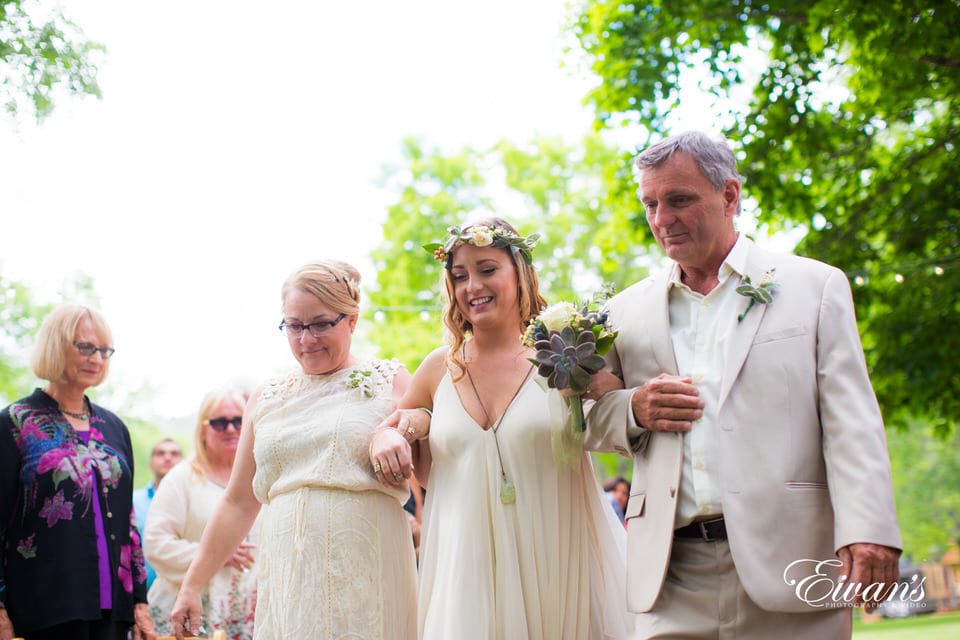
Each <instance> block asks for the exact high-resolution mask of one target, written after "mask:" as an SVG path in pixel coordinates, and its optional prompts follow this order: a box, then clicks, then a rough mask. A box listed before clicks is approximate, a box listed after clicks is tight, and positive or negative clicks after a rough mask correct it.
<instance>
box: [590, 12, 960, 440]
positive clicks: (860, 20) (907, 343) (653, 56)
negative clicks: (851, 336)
mask: <svg viewBox="0 0 960 640" xmlns="http://www.w3.org/2000/svg"><path fill="white" fill-rule="evenodd" d="M572 26H573V29H574V31H575V32H576V35H577V37H578V39H579V41H580V43H581V45H582V47H583V49H584V51H585V52H586V54H587V56H588V58H589V60H590V63H591V65H592V68H593V71H594V72H595V73H596V74H597V75H598V76H599V77H600V79H601V81H602V82H601V83H600V84H599V85H598V86H597V87H596V88H595V89H594V90H593V91H592V92H591V93H590V95H589V96H588V98H587V101H588V103H589V104H591V105H592V106H593V107H594V109H595V112H596V119H597V123H598V126H600V127H609V126H616V125H618V124H624V123H631V124H638V125H642V126H643V127H644V128H645V129H646V130H647V131H648V132H650V137H651V138H654V137H658V136H659V134H660V132H662V131H663V130H664V129H665V122H666V121H665V119H666V116H667V114H669V112H670V111H671V109H673V108H674V107H675V106H676V104H677V101H678V100H679V96H680V83H681V78H682V77H683V76H684V75H685V74H689V73H690V72H691V71H695V72H696V73H699V74H702V75H703V78H704V79H703V80H702V81H701V82H700V89H701V91H702V92H703V94H704V96H711V95H712V96H714V97H716V98H723V99H734V98H735V97H736V96H738V95H740V93H741V92H743V90H748V91H752V96H753V97H752V99H751V100H750V101H749V104H748V105H745V107H744V109H743V110H739V109H736V108H734V109H731V110H730V111H729V112H727V113H725V114H723V119H722V120H721V122H723V123H725V133H726V135H727V136H728V137H729V138H730V139H731V140H733V141H734V143H735V144H736V146H737V152H738V155H739V157H740V158H741V160H742V162H741V168H742V172H743V173H744V175H745V177H746V182H745V190H746V191H745V193H746V194H747V195H748V196H751V197H752V198H753V199H755V201H756V203H757V205H758V207H759V214H758V215H759V218H760V220H761V221H763V222H766V223H768V224H769V225H770V226H771V228H773V229H777V228H785V227H790V226H793V225H801V226H803V227H804V228H806V229H807V230H808V233H807V234H806V236H805V237H804V239H803V240H802V241H801V243H800V245H799V246H798V247H797V250H796V251H797V253H800V254H805V255H809V256H811V257H814V258H817V259H820V260H823V261H825V262H829V263H832V264H834V265H836V266H838V267H840V268H842V269H844V270H845V271H846V272H847V273H848V274H849V275H850V276H851V278H852V279H853V281H854V282H855V283H856V286H855V291H854V294H855V297H856V302H857V306H858V315H859V317H860V321H861V332H862V334H863V336H864V346H865V349H866V354H867V360H868V364H869V367H870V370H871V374H872V376H873V381H874V384H875V387H876V390H877V394H878V396H879V398H880V401H881V404H882V406H883V409H884V413H885V415H886V416H887V418H888V421H893V422H898V423H900V424H904V418H905V416H907V415H909V414H911V413H915V414H922V415H927V416H931V418H932V419H933V422H934V425H935V427H936V429H937V431H938V432H939V433H940V434H941V435H945V434H947V433H948V432H949V431H950V429H951V428H953V427H954V426H955V425H956V424H957V421H958V420H960V375H957V366H956V364H955V363H956V358H955V355H954V354H956V353H957V350H958V348H960V334H958V332H957V331H956V327H957V326H960V296H958V295H957V294H958V291H960V187H958V186H957V181H956V179H955V177H954V174H953V170H952V169H953V166H954V164H955V159H956V157H957V145H958V142H960V38H958V37H957V33H958V32H960V2H957V0H913V1H911V0H891V1H890V2H873V1H871V0H829V1H827V0H804V1H802V2H801V1H799V0H778V1H774V2H765V3H755V2H750V1H749V0H745V1H741V2H730V1H729V0H697V1H693V2H691V1H689V0H657V1H652V2H635V3H629V2H620V1H612V0H597V1H592V2H585V3H583V4H582V5H581V6H580V8H579V10H578V12H577V14H576V16H575V17H574V19H573V25H572ZM696 73H695V74H694V75H696ZM695 126H696V125H695V124H694V125H691V128H693V127H695ZM638 142H644V141H638Z"/></svg>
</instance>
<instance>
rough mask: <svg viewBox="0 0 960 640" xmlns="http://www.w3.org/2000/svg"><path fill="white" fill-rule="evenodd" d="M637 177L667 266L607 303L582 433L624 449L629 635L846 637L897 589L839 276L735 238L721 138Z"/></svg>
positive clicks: (872, 414)
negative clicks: (605, 368)
mask: <svg viewBox="0 0 960 640" xmlns="http://www.w3.org/2000/svg"><path fill="white" fill-rule="evenodd" d="M636 168H637V179H638V182H639V185H640V188H639V191H638V193H639V196H640V199H641V201H642V202H643V205H644V207H645V209H646V212H647V221H648V223H649V225H650V229H651V230H652V231H653V234H654V236H655V237H656V241H657V244H658V245H659V246H660V248H661V249H662V250H663V251H664V252H665V253H666V255H667V256H668V257H669V258H670V259H671V260H672V261H673V264H672V265H671V266H670V268H669V269H668V270H667V271H666V272H664V273H660V274H657V275H653V276H651V277H649V278H647V279H645V280H643V281H641V282H639V283H637V284H635V285H633V286H631V287H630V288H628V289H626V290H624V291H623V292H622V293H620V294H619V295H617V296H616V297H614V298H613V299H612V300H611V301H610V303H609V306H608V309H609V314H610V316H609V317H610V321H611V324H612V325H613V327H614V328H615V329H617V330H618V331H619V335H618V337H617V339H616V341H615V344H614V348H613V349H612V350H611V351H610V353H609V355H608V356H607V360H608V365H609V369H610V371H611V372H612V373H613V374H614V375H616V376H617V377H618V378H619V379H620V380H622V382H623V386H624V387H625V389H622V390H616V391H610V392H608V393H606V394H605V395H603V397H602V398H600V399H599V400H598V401H597V402H596V403H595V405H594V406H593V407H592V410H591V412H590V415H589V419H588V431H587V434H586V441H585V444H586V445H587V446H588V447H590V448H592V449H598V450H607V451H619V452H621V453H623V454H625V455H632V456H633V459H634V472H633V482H632V483H631V496H630V501H629V503H628V506H627V512H626V522H627V539H628V542H627V545H628V559H627V562H628V566H627V580H628V589H627V591H628V595H627V599H628V606H629V608H630V609H631V610H632V611H636V612H641V613H643V614H644V615H642V616H640V629H639V630H638V634H637V637H638V638H711V639H715V638H720V639H723V638H737V639H738V640H744V639H748V638H750V639H753V638H756V639H758V640H759V639H764V640H766V639H772V638H790V639H791V640H797V639H798V638H810V639H817V640H823V639H831V640H832V639H834V638H849V637H850V634H851V618H852V616H851V613H850V612H851V608H850V607H851V605H852V604H854V601H856V602H858V603H859V602H860V600H861V597H862V596H864V595H865V596H866V599H867V600H868V601H869V600H870V599H871V596H873V595H875V594H876V593H877V592H878V590H879V589H880V586H881V585H883V584H886V585H890V584H892V583H894V582H895V581H896V580H897V577H898V573H897V560H898V558H899V555H900V548H901V540H900V534H899V529H898V527H897V522H896V514H895V510H894V504H893V494H892V486H891V479H890V464H889V459H888V456H887V450H886V441H885V435H884V427H883V421H882V418H881V416H880V411H879V407H878V405H877V401H876V397H875V395H874V393H873V389H872V387H871V385H870V380H869V378H868V375H867V370H866V364H865V361H864V357H863V350H862V347H861V344H860V338H859V334H858V332H857V325H856V319H855V316H854V310H853V301H852V297H851V293H850V286H849V283H848V281H847V278H846V276H845V275H844V274H843V273H842V272H841V271H839V270H837V269H835V268H833V267H830V266H828V265H825V264H823V263H819V262H816V261H813V260H809V259H805V258H801V257H797V256H792V255H776V254H772V253H768V252H766V251H763V250H761V249H760V248H758V247H756V246H755V245H753V244H752V243H751V242H750V241H749V240H747V239H746V237H744V236H743V235H742V234H740V233H738V232H737V231H736V229H735V227H734V223H733V219H734V217H735V216H736V215H737V214H738V213H739V211H740V176H739V174H738V172H737V165H736V160H735V158H734V155H733V153H732V151H731V150H730V148H729V146H728V145H727V144H726V143H725V142H722V141H720V142H718V141H714V140H711V139H710V138H708V137H707V136H705V135H704V134H702V133H696V132H691V133H686V134H681V135H679V136H675V137H672V138H668V139H666V140H664V141H662V142H660V143H658V144H656V145H654V146H652V147H650V148H649V149H647V150H646V151H644V152H643V153H641V154H640V155H639V156H638V158H637V160H636ZM745 285H748V286H746V287H745ZM738 288H740V291H738ZM751 292H753V294H754V295H753V296H751V295H750V294H751ZM754 297H755V298H756V300H753V298H754ZM751 300H753V302H752V303H751ZM609 380H613V378H612V377H609ZM594 382H595V389H596V388H598V387H602V386H603V379H602V378H600V377H598V378H595V381H594ZM617 382H619V381H617ZM588 397H589V396H588ZM841 561H842V563H843V565H842V567H841V566H835V565H839V564H840V562H841ZM841 575H843V576H848V581H847V582H846V583H840V582H838V580H841V578H840V576H841ZM857 583H860V589H861V590H855V589H853V587H854V586H855V585H856V584H857ZM871 584H874V586H873V587H871V588H870V589H869V590H867V591H866V592H865V593H864V592H863V591H862V589H863V588H865V587H867V586H868V585H871Z"/></svg>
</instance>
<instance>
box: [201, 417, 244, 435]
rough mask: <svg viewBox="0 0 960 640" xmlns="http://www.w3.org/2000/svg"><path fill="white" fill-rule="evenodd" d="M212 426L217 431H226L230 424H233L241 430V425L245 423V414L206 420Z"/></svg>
mask: <svg viewBox="0 0 960 640" xmlns="http://www.w3.org/2000/svg"><path fill="white" fill-rule="evenodd" d="M206 423H207V424H208V425H210V428H211V429H213V430H214V431H216V432H218V433H219V432H220V431H226V430H227V427H228V426H231V425H232V426H233V428H234V429H236V430H237V431H240V425H241V424H243V416H235V417H233V418H224V417H223V416H220V417H219V418H210V419H209V420H207V421H206Z"/></svg>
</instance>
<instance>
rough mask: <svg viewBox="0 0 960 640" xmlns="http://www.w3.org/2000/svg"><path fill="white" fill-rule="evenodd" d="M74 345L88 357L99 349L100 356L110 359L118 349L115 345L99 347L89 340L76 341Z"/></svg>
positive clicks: (81, 353)
mask: <svg viewBox="0 0 960 640" xmlns="http://www.w3.org/2000/svg"><path fill="white" fill-rule="evenodd" d="M73 346H75V347H76V348H77V351H79V352H80V355H82V356H87V357H89V356H92V355H93V354H94V353H96V352H97V351H99V352H100V357H101V358H103V359H104V360H109V359H110V356H112V355H113V354H114V353H116V351H117V350H116V349H114V348H113V347H98V346H96V345H94V344H90V343H89V342H76V341H74V343H73Z"/></svg>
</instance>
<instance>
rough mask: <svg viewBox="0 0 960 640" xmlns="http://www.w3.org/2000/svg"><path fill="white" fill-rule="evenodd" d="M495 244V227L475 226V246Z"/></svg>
mask: <svg viewBox="0 0 960 640" xmlns="http://www.w3.org/2000/svg"><path fill="white" fill-rule="evenodd" d="M491 244H493V229H491V228H490V227H474V228H473V246H475V247H489V246H490V245H491Z"/></svg>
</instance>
